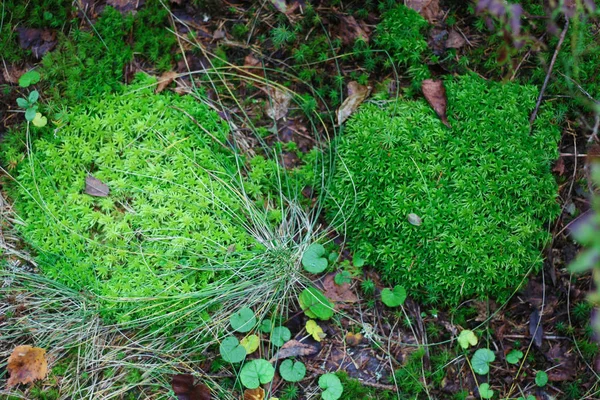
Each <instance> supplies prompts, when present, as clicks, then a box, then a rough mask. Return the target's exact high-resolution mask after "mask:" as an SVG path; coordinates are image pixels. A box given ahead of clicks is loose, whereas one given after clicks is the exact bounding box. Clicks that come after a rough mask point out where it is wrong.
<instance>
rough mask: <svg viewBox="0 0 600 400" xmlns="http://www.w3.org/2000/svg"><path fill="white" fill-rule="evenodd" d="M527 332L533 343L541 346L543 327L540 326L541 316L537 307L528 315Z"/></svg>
mask: <svg viewBox="0 0 600 400" xmlns="http://www.w3.org/2000/svg"><path fill="white" fill-rule="evenodd" d="M529 334H530V335H531V336H532V337H533V343H534V344H535V345H536V346H537V347H542V337H543V335H544V328H543V327H542V316H541V315H540V313H539V311H538V310H537V309H534V310H533V312H532V313H531V315H529Z"/></svg>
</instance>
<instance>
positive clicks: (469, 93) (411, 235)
mask: <svg viewBox="0 0 600 400" xmlns="http://www.w3.org/2000/svg"><path fill="white" fill-rule="evenodd" d="M445 85H446V90H447V97H448V105H449V106H448V115H449V119H450V123H451V125H452V129H449V128H446V127H445V126H444V125H443V124H442V123H441V122H440V120H439V119H438V118H437V116H436V115H435V114H434V112H433V110H431V108H430V106H429V105H428V104H426V103H425V102H424V101H408V100H398V101H397V102H394V103H392V104H390V105H389V106H387V107H382V106H380V105H374V104H363V105H362V107H361V109H360V110H359V112H358V113H356V114H354V115H353V116H352V117H351V118H350V119H349V121H348V122H347V124H346V128H345V130H344V133H343V134H342V135H340V137H339V139H338V140H337V142H336V143H335V149H336V151H337V154H338V155H339V157H340V160H341V161H339V162H338V163H336V169H335V170H334V171H332V174H333V179H332V185H331V188H330V190H329V192H328V193H329V196H330V198H331V201H329V202H328V203H327V205H328V207H327V211H328V216H329V219H330V221H331V222H332V224H333V225H334V226H336V227H338V228H339V229H340V230H345V232H346V240H347V244H348V246H349V248H350V250H351V251H353V252H359V253H360V254H361V255H363V257H364V258H365V260H366V262H367V263H368V264H370V265H373V266H375V267H376V268H377V269H378V270H379V271H380V272H381V273H382V275H383V278H384V279H385V280H386V281H387V282H389V283H392V284H402V285H403V286H404V287H405V288H406V289H407V290H408V291H409V292H410V293H411V296H412V297H415V298H417V299H419V300H424V299H427V298H428V297H431V296H434V297H435V298H436V299H438V300H439V301H440V302H442V303H445V304H448V305H455V304H459V303H460V300H461V299H463V298H465V297H467V298H472V297H473V296H477V295H481V296H487V295H489V294H490V293H493V294H494V295H496V296H497V297H498V298H499V299H505V298H506V297H507V296H509V295H510V294H511V293H512V291H511V290H512V289H513V288H514V287H515V286H517V285H519V284H520V283H521V282H522V281H523V279H524V277H525V275H526V274H527V273H528V272H529V271H530V270H533V271H537V270H538V269H539V268H540V267H541V266H542V259H541V256H540V249H541V247H542V246H544V245H545V244H546V243H547V241H548V240H549V238H550V236H549V234H548V232H547V230H546V229H545V228H544V224H545V223H546V222H548V221H550V220H552V218H554V216H556V215H557V214H558V212H559V207H558V204H557V203H556V200H555V199H556V193H557V186H556V182H555V180H554V177H553V176H552V174H551V172H550V163H551V161H552V160H554V159H555V157H556V155H557V146H556V140H557V139H558V133H559V132H558V130H557V129H556V127H555V126H554V125H553V124H552V113H551V110H549V109H547V110H543V111H542V113H541V114H540V115H539V116H538V119H537V120H536V123H535V125H534V127H533V133H532V134H530V126H529V113H530V111H531V110H532V109H533V108H534V107H535V102H536V97H537V93H538V91H537V89H536V88H534V87H530V86H520V85H516V84H500V83H492V82H486V81H484V80H483V79H481V78H479V77H477V76H473V75H467V76H462V77H459V78H458V79H451V80H448V81H446V83H445ZM482 94H484V95H483V96H482ZM475 99H477V100H475ZM411 213H414V214H417V215H419V216H420V218H421V219H422V224H421V225H419V226H415V225H412V224H411V223H410V222H409V221H408V219H407V217H408V215H409V214H411ZM340 215H343V216H344V218H343V219H341V218H340V217H339V216H340ZM507 245H509V246H510V248H511V249H512V250H511V251H510V252H507V251H505V250H504V249H506V246H507Z"/></svg>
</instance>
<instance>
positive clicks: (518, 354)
mask: <svg viewBox="0 0 600 400" xmlns="http://www.w3.org/2000/svg"><path fill="white" fill-rule="evenodd" d="M521 358H523V352H522V351H520V350H511V351H510V352H509V353H508V354H507V355H506V362H507V363H509V364H518V363H519V360H520V359H521Z"/></svg>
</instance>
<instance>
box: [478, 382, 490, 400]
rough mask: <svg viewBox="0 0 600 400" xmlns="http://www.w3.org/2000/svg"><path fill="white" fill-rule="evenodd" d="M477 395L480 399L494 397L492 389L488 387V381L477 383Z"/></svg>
mask: <svg viewBox="0 0 600 400" xmlns="http://www.w3.org/2000/svg"><path fill="white" fill-rule="evenodd" d="M479 395H480V396H481V398H482V399H491V398H492V397H494V391H493V390H492V389H490V384H489V383H482V384H481V385H479Z"/></svg>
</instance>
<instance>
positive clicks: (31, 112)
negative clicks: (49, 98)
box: [25, 107, 37, 122]
mask: <svg viewBox="0 0 600 400" xmlns="http://www.w3.org/2000/svg"><path fill="white" fill-rule="evenodd" d="M36 109H37V107H29V108H28V109H27V110H25V119H26V120H27V121H29V122H31V121H33V119H34V118H35V114H36V112H37V111H36Z"/></svg>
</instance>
